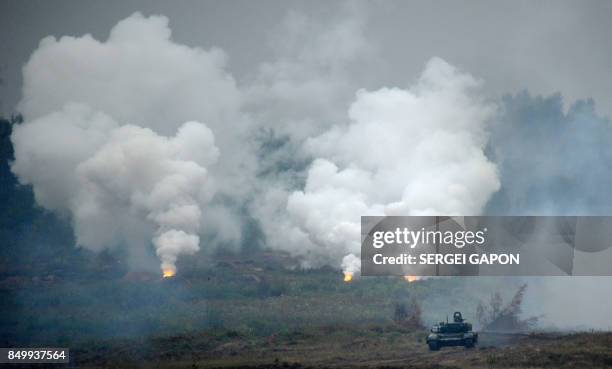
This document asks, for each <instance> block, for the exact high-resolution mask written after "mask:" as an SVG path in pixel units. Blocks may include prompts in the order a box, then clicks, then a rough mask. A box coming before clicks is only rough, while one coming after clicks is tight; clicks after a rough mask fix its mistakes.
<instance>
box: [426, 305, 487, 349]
mask: <svg viewBox="0 0 612 369" xmlns="http://www.w3.org/2000/svg"><path fill="white" fill-rule="evenodd" d="M477 342H478V333H476V332H474V331H472V324H470V323H468V322H466V321H464V319H463V317H462V316H461V312H459V311H456V312H455V313H454V314H453V321H452V322H451V323H449V322H448V318H447V322H446V323H445V322H440V323H438V324H436V325H434V326H433V327H432V328H431V333H429V335H428V336H427V345H428V346H429V349H430V350H432V351H437V350H439V349H440V348H441V347H444V346H465V347H466V348H472V347H474V345H475V344H476V343H477Z"/></svg>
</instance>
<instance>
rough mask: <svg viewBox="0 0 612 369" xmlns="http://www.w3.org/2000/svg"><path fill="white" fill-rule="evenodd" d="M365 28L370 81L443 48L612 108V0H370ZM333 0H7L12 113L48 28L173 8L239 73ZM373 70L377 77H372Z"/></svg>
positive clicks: (65, 30)
mask: <svg viewBox="0 0 612 369" xmlns="http://www.w3.org/2000/svg"><path fill="white" fill-rule="evenodd" d="M361 5H362V12H363V14H364V16H365V17H366V26H365V34H366V37H367V38H368V40H369V41H370V43H371V45H372V48H373V49H375V53H376V55H377V57H378V58H380V60H381V61H382V62H383V63H385V65H386V67H385V68H376V69H373V70H369V69H368V70H364V71H362V73H361V75H363V76H364V81H362V84H363V85H364V86H365V87H371V88H378V87H381V86H384V85H398V86H405V85H407V84H408V83H409V82H411V81H413V80H414V79H415V78H416V76H417V75H418V73H419V71H420V70H422V68H423V65H424V63H425V62H426V61H427V60H429V58H431V57H432V56H439V57H442V58H444V59H445V60H447V61H448V62H450V63H452V64H454V65H456V66H458V67H460V68H463V69H465V70H467V71H469V72H470V73H472V74H473V75H474V76H476V77H478V78H482V79H484V80H485V82H486V88H487V90H488V91H490V92H491V93H494V94H496V95H499V94H503V93H507V92H515V91H518V90H522V89H529V90H530V91H531V92H534V93H543V94H551V93H554V92H561V93H562V94H563V95H564V97H565V98H566V100H567V99H569V100H574V99H577V98H590V97H592V98H594V99H595V100H596V103H597V104H598V106H599V110H600V111H602V112H606V113H609V112H611V111H612V94H610V92H609V91H610V89H609V86H610V82H612V73H611V72H612V38H611V37H610V35H611V34H612V22H609V19H610V18H611V17H612V3H610V2H608V1H512V2H509V1H503V2H502V1H499V2H491V1H463V2H457V1H426V2H425V1H421V2H411V1H372V2H365V3H362V4H361ZM340 8H341V3H339V2H337V3H332V2H329V1H308V2H306V1H269V0H266V1H172V2H169V1H157V0H155V1H107V2H97V1H74V0H61V1H38V0H32V1H19V0H2V1H0V50H2V58H1V59H0V68H1V69H0V76H1V78H2V80H3V83H2V85H1V86H0V102H1V103H2V111H3V112H4V113H8V112H11V111H13V107H14V106H15V104H16V102H17V101H18V99H19V96H20V91H19V90H20V88H21V67H22V65H23V64H24V63H25V62H26V61H27V59H28V58H29V55H30V54H31V53H32V52H33V51H34V50H35V49H36V47H37V45H38V42H39V40H40V39H41V38H43V37H45V36H47V35H54V36H56V37H60V36H62V35H72V36H81V35H83V34H86V33H91V34H92V35H93V36H94V37H95V38H96V39H99V40H105V39H106V38H107V36H108V32H109V30H110V28H111V27H112V26H113V25H114V24H116V23H117V21H119V20H121V19H123V18H125V17H127V16H129V15H130V14H132V13H133V12H135V11H140V12H142V13H143V14H144V15H145V16H146V15H151V14H163V15H166V16H167V17H168V18H169V19H170V27H171V29H172V31H173V39H174V40H175V41H177V42H178V43H184V44H187V45H190V46H202V47H205V48H209V47H211V46H217V47H220V48H222V49H223V50H225V51H226V52H227V54H228V55H229V71H230V72H231V73H232V74H233V75H234V76H235V77H236V78H237V79H238V81H239V82H240V80H241V79H242V78H246V77H247V76H248V75H249V73H253V71H254V69H256V66H257V65H259V64H260V63H261V62H263V61H267V60H269V59H270V58H271V57H270V53H271V48H270V39H273V37H274V32H275V30H276V29H278V28H277V26H278V24H279V23H280V22H281V21H282V19H283V17H284V16H285V15H286V14H287V13H288V12H289V11H292V10H295V11H299V12H303V13H306V14H308V15H312V16H314V17H315V18H320V19H321V20H322V21H323V22H325V21H332V22H333V20H334V19H335V18H337V17H340V16H341V15H340ZM365 77H367V78H365Z"/></svg>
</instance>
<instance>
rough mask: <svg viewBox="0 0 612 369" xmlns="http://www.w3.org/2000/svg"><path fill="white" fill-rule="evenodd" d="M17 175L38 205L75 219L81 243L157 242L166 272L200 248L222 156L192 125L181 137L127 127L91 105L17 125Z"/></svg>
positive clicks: (206, 135)
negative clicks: (212, 176)
mask: <svg viewBox="0 0 612 369" xmlns="http://www.w3.org/2000/svg"><path fill="white" fill-rule="evenodd" d="M12 140H13V143H14V145H15V157H16V161H15V163H14V164H13V166H12V169H13V171H14V172H15V173H16V174H17V175H18V176H19V178H20V180H21V181H22V182H24V183H29V184H32V186H33V188H34V191H35V195H36V199H37V201H38V203H39V204H41V205H43V206H45V207H46V208H48V209H52V210H56V211H59V212H61V213H65V214H68V215H69V216H70V217H71V218H72V220H73V224H74V230H75V235H76V238H77V242H78V244H79V245H82V246H84V247H88V248H91V249H94V250H101V249H104V248H107V247H116V246H119V245H128V246H130V247H131V248H136V249H138V248H142V247H144V246H146V245H147V244H148V242H151V237H153V239H152V242H153V244H154V245H155V249H156V252H157V255H158V256H159V257H160V259H161V261H162V268H163V269H164V270H168V271H174V270H175V262H176V258H177V256H178V255H180V254H192V253H194V252H196V251H198V250H199V236H198V231H199V230H200V225H201V221H202V213H203V210H202V207H203V205H204V204H206V203H207V202H208V201H209V200H210V198H211V195H212V194H211V193H209V191H210V187H211V186H209V185H208V182H209V178H208V171H207V170H206V167H208V166H210V165H211V164H213V163H214V162H215V161H216V160H217V157H218V154H219V152H218V149H217V147H216V146H215V144H214V138H213V134H212V132H211V131H210V129H208V128H207V127H206V126H205V125H203V124H201V123H197V122H187V123H185V124H183V125H182V126H181V127H179V129H178V131H177V133H176V136H174V137H164V136H160V135H158V134H157V133H155V132H154V131H152V130H151V129H148V128H143V127H139V126H134V125H123V126H120V125H119V124H117V123H116V122H115V121H113V120H112V119H111V118H110V117H108V116H106V115H104V114H102V113H96V112H93V111H91V110H90V109H89V108H88V107H86V106H84V105H76V104H70V105H67V106H66V108H65V109H63V110H61V111H58V112H55V113H51V114H49V115H46V116H43V117H41V118H38V119H35V120H33V121H30V122H28V123H26V124H23V125H20V126H17V127H15V130H14V133H13V136H12Z"/></svg>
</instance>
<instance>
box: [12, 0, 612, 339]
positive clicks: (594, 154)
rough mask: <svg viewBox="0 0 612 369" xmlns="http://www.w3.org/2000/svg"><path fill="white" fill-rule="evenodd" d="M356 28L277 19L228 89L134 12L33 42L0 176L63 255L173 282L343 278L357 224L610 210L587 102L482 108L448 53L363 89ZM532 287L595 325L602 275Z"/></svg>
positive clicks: (208, 66) (355, 252) (469, 76)
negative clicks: (213, 268)
mask: <svg viewBox="0 0 612 369" xmlns="http://www.w3.org/2000/svg"><path fill="white" fill-rule="evenodd" d="M365 13H366V12H365V10H364V9H363V8H362V7H358V6H353V7H350V6H347V7H345V8H343V9H342V10H341V11H340V15H338V16H337V17H336V18H335V19H332V20H329V21H320V20H317V19H315V17H313V16H309V15H307V14H302V13H299V12H291V13H290V14H289V15H288V16H287V17H286V18H284V20H283V21H282V22H281V24H280V25H278V28H277V31H276V32H275V33H274V35H273V36H272V37H271V40H270V42H271V44H272V45H273V51H274V52H273V53H272V54H273V56H272V57H271V58H270V60H267V61H265V62H263V63H260V64H254V65H253V66H252V67H251V69H252V71H251V73H250V74H249V76H250V78H247V79H245V80H244V81H242V82H241V83H238V82H236V79H235V78H234V77H233V75H232V74H231V73H230V71H229V69H230V68H229V66H228V65H229V64H228V58H229V57H231V55H230V56H228V55H226V53H225V52H224V51H223V50H221V49H220V48H215V47H213V48H209V49H203V48H199V47H192V46H187V45H183V44H179V43H177V42H175V41H174V40H173V39H172V35H171V30H170V27H169V23H168V19H167V18H166V17H164V16H150V17H145V16H143V15H141V14H139V13H136V14H133V15H131V16H129V17H127V18H125V19H123V20H121V21H120V22H118V23H117V24H116V25H115V26H114V27H113V28H112V29H111V30H110V34H109V36H108V39H106V40H105V41H99V40H96V39H94V38H93V37H92V36H90V35H84V36H80V37H72V36H64V37H61V38H59V39H56V38H54V37H52V36H49V37H47V38H45V39H43V40H42V41H41V42H40V44H39V46H38V48H37V49H36V50H35V51H34V52H33V54H32V55H31V57H30V59H29V61H28V62H27V64H26V65H25V66H24V69H23V79H24V85H23V95H22V99H21V102H20V103H19V110H20V112H22V113H23V116H24V119H25V123H23V124H22V125H18V126H16V127H15V130H14V133H13V136H12V138H11V139H12V142H13V145H14V147H15V162H14V163H13V164H12V170H13V172H14V173H15V174H16V175H17V177H18V178H19V180H20V182H21V183H23V184H29V185H32V188H33V190H34V193H35V196H36V201H37V203H38V204H39V205H41V206H42V207H44V208H46V209H49V210H52V211H54V212H56V213H58V214H61V215H63V216H66V217H67V218H69V219H70V220H71V222H72V224H73V228H74V232H75V235H76V239H77V242H78V244H79V245H80V246H82V247H86V248H88V249H92V250H102V249H106V248H126V249H127V250H128V254H131V255H132V256H133V257H132V258H131V259H133V260H137V259H139V258H140V257H141V255H142V253H143V252H144V250H147V249H150V248H151V247H153V248H154V250H155V252H156V254H157V256H158V257H159V259H160V263H161V266H162V268H164V269H171V270H174V269H175V268H176V262H177V260H179V259H180V256H181V255H189V254H193V253H195V252H197V251H198V250H200V249H205V250H213V249H215V248H219V247H230V248H235V249H239V248H240V247H241V246H243V245H244V244H245V243H246V242H251V243H254V242H257V241H260V242H261V243H262V244H264V245H266V247H270V248H273V249H277V250H284V251H288V252H289V253H291V254H292V255H293V256H295V257H297V258H299V260H300V262H301V265H302V267H305V268H311V267H319V266H325V265H328V266H332V267H334V268H343V269H344V270H346V271H350V272H353V273H356V272H358V270H359V265H358V263H359V258H358V256H359V241H360V236H359V216H361V215H385V214H387V215H399V214H403V215H431V214H445V215H478V214H516V215H525V214H555V215H563V214H567V215H576V214H606V215H609V213H610V209H611V206H612V203H611V201H610V199H609V198H608V197H607V195H606V193H607V189H608V188H609V187H610V185H612V175H611V174H610V173H612V168H611V167H610V163H611V162H612V161H610V160H609V159H611V158H612V157H611V154H610V149H609V146H610V145H609V143H610V142H611V140H612V137H611V134H612V133H611V131H610V122H609V119H608V118H607V117H605V116H602V115H601V114H598V113H596V109H595V102H594V101H564V100H563V98H562V96H561V95H552V96H538V95H533V94H532V93H530V92H528V91H526V92H524V93H519V94H514V95H512V94H510V95H505V96H497V95H495V96H491V94H490V93H487V92H485V86H486V84H487V81H486V80H480V79H479V78H480V75H479V74H478V73H479V70H471V71H470V70H464V69H463V68H462V67H461V66H456V65H453V62H452V61H450V60H445V59H444V57H445V55H440V57H436V56H435V55H430V56H429V57H430V58H429V59H428V60H418V61H414V63H418V65H423V67H422V71H421V72H420V74H418V75H412V74H410V75H407V76H406V77H405V78H406V80H409V81H413V82H411V83H404V82H403V81H400V82H398V83H396V84H394V85H389V86H385V83H380V82H375V83H372V80H373V79H374V80H375V79H376V73H375V72H374V71H376V70H378V69H379V68H381V66H384V65H385V61H382V60H380V58H379V56H378V55H377V54H376V50H377V45H376V44H375V43H374V42H373V41H372V40H371V39H370V38H368V37H366V35H368V33H367V27H368V19H367V17H366V16H365V15H366V14H365ZM364 71H366V72H367V73H364ZM370 72H371V73H370ZM364 74H371V75H368V76H364ZM372 85H374V87H372ZM395 85H399V87H391V86H395ZM524 88H529V86H525V87H524ZM564 106H565V108H564ZM252 220H256V221H257V224H258V228H259V229H258V230H259V231H260V232H257V235H259V234H262V235H263V236H256V235H255V233H249V231H248V230H246V229H245V227H244V224H245V223H247V222H249V221H252ZM255 238H257V239H255ZM179 265H180V261H179ZM605 281H609V280H608V279H605ZM529 283H530V287H529V289H528V292H527V296H526V307H527V313H531V312H536V313H538V314H539V313H542V314H546V316H547V317H548V318H546V319H547V320H544V321H545V322H546V324H549V325H553V324H555V325H556V324H559V323H558V321H559V320H562V321H563V322H564V324H565V326H567V327H570V326H581V325H582V326H595V325H600V324H602V323H605V322H606V321H607V320H606V319H607V317H606V316H605V314H604V312H603V311H601V310H600V309H599V308H598V306H604V305H606V304H607V303H608V302H610V301H608V300H609V296H612V293H611V292H612V291H609V289H610V288H612V287H608V285H609V283H602V282H601V279H589V278H584V279H580V281H579V282H578V281H574V280H572V281H567V280H561V279H539V280H537V281H536V280H534V281H530V282H529ZM594 286H598V287H597V291H599V292H594V291H595V290H596V289H595V287H594ZM546 291H555V293H546V294H544V293H545V292H546ZM568 291H571V294H569V293H568ZM544 295H546V296H548V297H547V298H546V299H544V300H543V299H542V296H544ZM568 299H571V300H575V299H579V300H581V301H587V302H588V301H592V303H591V304H586V305H588V308H586V311H588V314H583V315H581V316H575V315H574V316H572V314H571V312H572V311H574V309H572V305H571V304H569V301H568Z"/></svg>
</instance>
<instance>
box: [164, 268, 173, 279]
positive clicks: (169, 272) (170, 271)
mask: <svg viewBox="0 0 612 369" xmlns="http://www.w3.org/2000/svg"><path fill="white" fill-rule="evenodd" d="M175 275H176V270H174V269H170V268H168V269H163V270H162V277H164V278H172V277H174V276H175Z"/></svg>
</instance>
